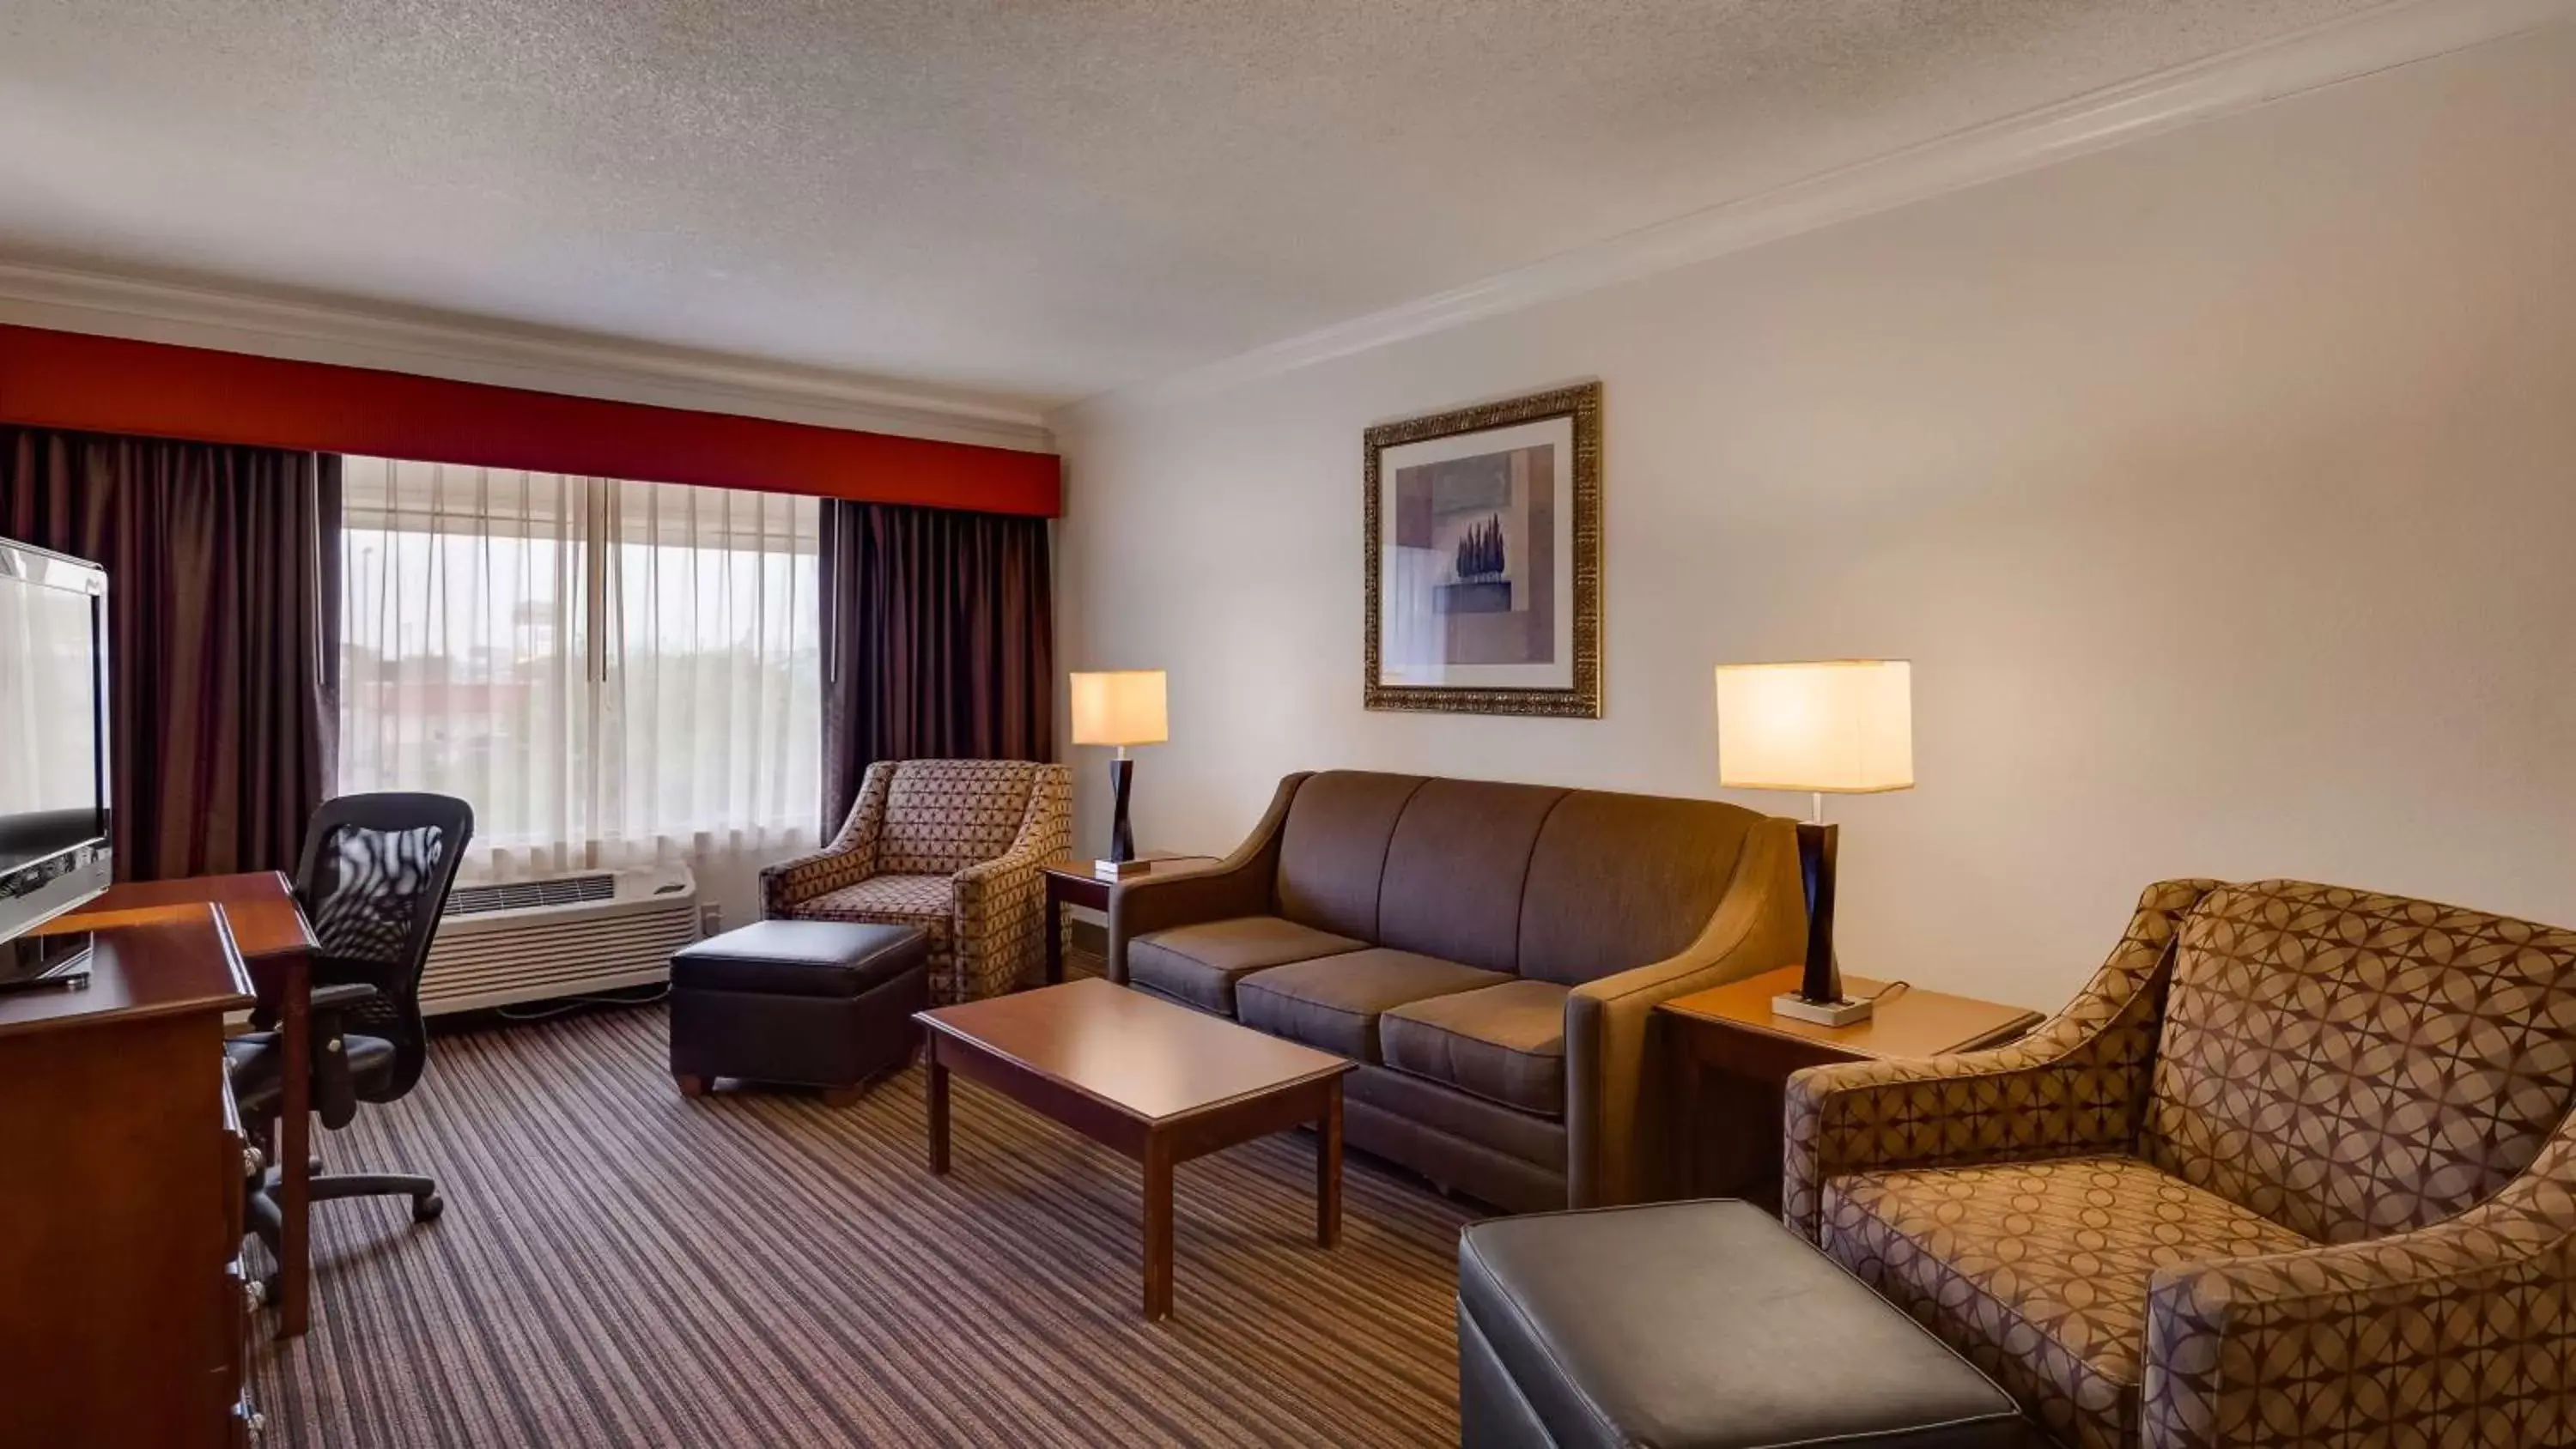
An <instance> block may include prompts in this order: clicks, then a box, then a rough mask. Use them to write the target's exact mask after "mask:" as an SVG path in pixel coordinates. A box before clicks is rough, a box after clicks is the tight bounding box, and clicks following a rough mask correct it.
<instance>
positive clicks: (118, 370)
mask: <svg viewBox="0 0 2576 1449" xmlns="http://www.w3.org/2000/svg"><path fill="white" fill-rule="evenodd" d="M0 422H8V423H20V424H26V425H29V426H35V427H48V428H74V429H80V430H83V431H88V432H99V433H141V434H145V435H147V436H152V437H164V438H194V439H198V440H201V441H204V442H211V443H248V444H255V445H258V446H262V447H271V448H305V449H312V450H314V451H317V452H329V453H363V454H372V455H374V456H377V457H386V458H412V459H418V460H420V461H423V462H431V463H466V464H473V465H476V466H479V467H486V468H526V469H531V470H534V471H538V472H546V473H583V474H590V475H593V476H597V477H604V478H632V479H637V480H641V481H644V482H652V483H699V484H707V485H711V486H714V487H718V488H757V489H763V490H766V491H769V492H774V493H804V494H811V495H814V496H817V497H823V498H848V499H854V500H857V501H860V502H867V503H919V504H927V505H930V506H932V507H937V508H967V509H975V510H978V511H980V512H986V513H1015V514H1025V515H1035V516H1038V517H1041V518H1054V517H1057V516H1058V515H1060V514H1061V513H1062V512H1063V511H1064V485H1063V476H1062V472H1061V470H1060V468H1059V466H1058V464H1057V461H1056V458H1055V456H1054V455H1053V454H1051V453H1024V452H1019V451H1016V450H1013V449H1010V448H989V447H979V446H976V445H974V444H971V443H948V442H940V441H937V440H935V439H930V438H906V437H898V436H896V435H894V434H890V433H863V432H857V431H853V430H850V429H846V428H824V427H815V426H812V425H810V424H806V423H783V422H777V421H773V420H771V419H768V418H746V417H736V416H733V415H731V414H727V413H705V412H695V411H692V410H690V409H687V408H665V407H649V406H646V405H644V404H641V403H622V402H603V401H601V400H599V399H597V398H583V397H567V396H564V395H562V394H560V393H549V392H532V391H529V390H527V389H524V388H515V387H492V386H489V385H486V384H483V383H473V382H451V381H449V380H447V379H445V378H435V377H415V376H413V375H411V374H409V373H401V372H382V371H378V370H375V369H373V368H364V367H341V366H337V365H334V364H331V363H322V362H291V361H287V360H285V359H282V358H275V357H253V356H249V355H247V354H244V353H238V352H220V351H216V350H213V349H211V348H204V347H175V346H171V345H169V344H167V343H160V342H136V341H131V340H128V339H126V338H120V337H93V336H90V335H88V334H85V333H78V332H54V331H48V330H45V329H41V328H34V327H14V326H8V325H5V324H0Z"/></svg>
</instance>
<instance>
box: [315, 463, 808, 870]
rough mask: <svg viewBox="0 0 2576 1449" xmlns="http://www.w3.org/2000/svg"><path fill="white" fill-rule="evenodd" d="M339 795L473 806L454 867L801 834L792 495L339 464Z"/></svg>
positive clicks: (605, 859) (558, 862) (800, 545)
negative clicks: (424, 797) (406, 793)
mask: <svg viewBox="0 0 2576 1449" xmlns="http://www.w3.org/2000/svg"><path fill="white" fill-rule="evenodd" d="M342 477H343V489H344V504H343V508H344V517H343V527H342V532H341V541H342V549H343V559H342V564H343V568H342V590H343V597H344V606H343V609H342V639H341V684H340V788H341V789H342V790H343V791H360V790H435V791H438V792H441V793H443V794H451V795H458V796H462V797H463V798H465V799H466V800H468V801H470V802H471V803H472V804H473V806H474V816H475V841H474V851H473V854H472V855H471V856H470V857H469V858H468V861H467V869H468V870H469V871H470V872H472V873H473V874H475V875H478V876H511V875H523V874H532V873H545V872H551V871H560V870H574V869H583V868H603V867H614V866H620V865H633V864H645V863H652V862H666V861H689V862H691V863H694V864H698V865H700V866H702V867H703V866H707V865H713V864H718V863H720V862H721V861H722V860H723V859H724V858H726V857H728V856H739V857H769V856H776V855H779V854H782V853H784V852H786V851H789V850H792V849H795V848H798V847H801V846H804V845H809V844H811V843H812V842H813V840H814V838H815V818H814V817H815V813H816V809H817V803H816V802H817V799H818V795H819V791H820V788H821V786H820V777H821V771H820V758H821V742H820V733H821V707H820V696H819V693H818V691H819V690H820V687H821V655H820V652H819V650H818V648H817V644H816V629H817V614H818V612H819V611H818V609H817V607H816V603H815V592H814V591H815V549H816V539H817V530H818V514H817V506H816V504H815V503H814V501H813V500H812V499H808V498H791V497H785V496H782V495H776V494H764V493H751V492H744V491H741V490H738V489H722V488H691V487H684V486H680V485H677V484H662V483H630V482H621V481H618V480H614V479H605V478H575V477H565V476H561V475H557V474H550V473H524V472H515V471H510V470H505V469H486V468H465V467H449V466H444V465H439V464H432V463H412V462H398V461H392V460H388V459H383V458H362V457H352V458H348V459H346V460H345V462H344V464H343V472H342Z"/></svg>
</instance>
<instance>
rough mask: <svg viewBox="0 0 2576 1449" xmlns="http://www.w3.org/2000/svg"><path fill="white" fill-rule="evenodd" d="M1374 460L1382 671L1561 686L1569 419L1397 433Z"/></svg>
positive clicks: (1569, 543)
mask: <svg viewBox="0 0 2576 1449" xmlns="http://www.w3.org/2000/svg"><path fill="white" fill-rule="evenodd" d="M1379 466H1380V470H1381V471H1380V474H1379V476H1380V478H1381V480H1382V482H1381V486H1380V488H1379V493H1378V508H1379V517H1378V539H1379V551H1378V559H1377V570H1378V590H1379V595H1378V596H1379V599H1380V614H1379V625H1380V641H1379V655H1378V660H1379V664H1378V669H1379V677H1380V679H1381V680H1382V681H1383V682H1384V683H1385V684H1388V685H1394V686H1432V687H1447V688H1463V689H1572V688H1573V687H1574V684H1575V676H1574V618H1575V609H1574V419H1573V418H1571V417H1554V418H1545V419H1542V420H1540V421H1537V422H1532V423H1522V424H1518V425H1516V426H1512V427H1503V428H1491V429H1487V430H1485V431H1482V432H1475V433H1464V434H1460V435H1457V436H1455V437H1447V438H1434V439H1430V440H1427V441H1424V442H1419V443H1406V444H1401V445H1398V446H1394V447H1389V448H1387V449H1386V450H1385V452H1384V455H1383V457H1382V459H1381V461H1380V465H1379Z"/></svg>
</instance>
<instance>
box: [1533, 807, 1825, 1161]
mask: <svg viewBox="0 0 2576 1449" xmlns="http://www.w3.org/2000/svg"><path fill="white" fill-rule="evenodd" d="M1806 936H1807V914H1806V894H1805V887H1804V886H1803V885H1802V884H1801V883H1800V879H1799V875H1798V847H1797V836H1796V833H1795V830H1794V829H1793V827H1792V826H1791V824H1790V822H1788V821H1785V820H1765V821H1763V822H1762V823H1761V824H1759V825H1757V826H1755V827H1754V828H1753V830H1752V831H1751V833H1749V834H1748V835H1747V836H1746V837H1745V841H1744V852H1743V854H1742V855H1741V856H1739V857H1737V859H1736V863H1735V877H1734V879H1733V880H1731V881H1730V882H1728V884H1727V888H1726V895H1725V897H1724V899H1722V900H1721V901H1720V902H1719V903H1718V908H1717V913H1716V914H1715V915H1712V916H1710V917H1709V919H1708V924H1707V925H1706V926H1703V927H1702V928H1701V929H1700V933H1699V938H1698V939H1697V940H1695V941H1693V942H1691V944H1690V945H1689V946H1687V947H1685V948H1683V950H1682V951H1681V952H1680V953H1679V954H1678V955H1674V956H1669V957H1666V958H1665V959H1664V960H1661V961H1657V962H1654V963H1652V964H1650V965H1645V966H1639V967H1636V968H1634V969H1632V970H1628V971H1621V972H1617V973H1615V974H1613V975H1609V976H1604V977H1602V978H1600V979H1599V980H1597V981H1587V982H1585V983H1584V984H1583V985H1581V986H1578V987H1575V988H1574V990H1573V991H1572V992H1571V993H1569V994H1568V995H1567V997H1566V999H1565V1098H1566V1101H1565V1126H1566V1205H1567V1206H1568V1207H1578V1208H1583V1207H1603V1206H1610V1205H1614V1204H1618V1203H1626V1202H1639V1201H1645V1200H1647V1199H1648V1198H1649V1197H1650V1196H1651V1195H1652V1193H1653V1191H1654V1189H1655V1187H1656V1186H1657V1185H1658V1182H1659V1180H1660V1178H1661V1176H1662V1174H1663V1173H1664V1171H1665V1169H1666V1167H1667V1165H1668V1164H1669V1162H1670V1160H1671V1158H1672V1157H1673V1154H1672V1153H1670V1152H1666V1151H1662V1150H1659V1149H1660V1148H1661V1146H1662V1145H1663V1144H1664V1143H1666V1142H1667V1141H1668V1140H1669V1137H1670V1134H1669V1131H1668V1126H1667V1117H1668V1115H1669V1113H1668V1108H1669V1106H1670V1104H1669V1103H1668V1102H1667V1101H1666V1100H1665V1098H1666V1093H1664V1092H1663V1091H1662V1090H1660V1085H1661V1082H1660V1074H1659V1073H1656V1072H1651V1071H1650V1070H1649V1065H1648V1056H1649V1053H1648V1046H1649V1040H1648V1038H1649V1032H1650V1028H1651V1027H1652V1024H1653V1020H1654V1013H1655V1007H1656V1006H1657V1005H1658V1004H1659V1003H1662V1002H1665V1001H1670V1000H1672V999H1673V998H1674V997H1676V996H1686V995H1688V994H1689V993H1691V992H1694V991H1701V990H1705V989H1707V988H1709V987H1711V986H1723V985H1725V984H1726V983H1727V982H1730V981H1738V980H1741V979H1743V978H1744V977H1747V976H1753V975H1758V974H1759V973H1761V972H1764V971H1768V970H1771V969H1772V968H1774V967H1777V966H1779V965H1781V964H1782V963H1784V962H1788V961H1792V960H1795V959H1796V958H1797V956H1798V953H1799V952H1800V951H1801V950H1802V949H1803V948H1804V946H1805V943H1806Z"/></svg>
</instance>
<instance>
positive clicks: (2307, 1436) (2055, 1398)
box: [1785, 880, 2576, 1449]
mask: <svg viewBox="0 0 2576 1449" xmlns="http://www.w3.org/2000/svg"><path fill="white" fill-rule="evenodd" d="M2571 1099H2576V933H2570V932H2567V931H2562V930H2556V929H2553V928H2550V927H2546V926H2537V925H2533V924H2530V923H2529V922H2525V921H2516V920H2510V919H2507V918H2504V917H2500V916H2490V915H2485V914H2482V913H2479V912H2475V911H2466V910H2461V909H2458V908H2456V907H2451V906H2441V905H2434V904H2431V903H2429V902H2425V901H2416V900H2406V899H2402V898H2399V897H2394V896H2380V895H2366V894H2363V893H2361V892H2357V891H2349V890H2340V889H2336V888H2334V887H2330V886H2320V885H2307V884H2302V883H2298V882H2287V881H2267V882H2263V883H2260V884H2255V885H2241V886H2240V885H2224V884H2220V883H2218V882H2214V881H2197V880H2195V881H2168V882H2165V883H2163V884H2160V885H2157V886H2153V887H2151V888H2149V889H2148V891H2147V892H2146V894H2145V896H2144V897H2142V898H2141V899H2140V900H2139V902H2138V909H2137V914H2136V915H2135V917H2134V918H2133V919H2132V920H2131V921H2130V923H2129V930H2128V933H2127V935H2126V936H2125V937H2123V939H2122V940H2121V942H2120V945H2119V948H2118V949H2117V950H2115V951H2114V952H2113V953H2112V954H2111V958H2110V960H2109V962H2108V963H2106V964H2105V965H2104V966H2103V968H2102V969H2101V971H2100V972H2099V973H2098V974H2097V975H2095V976H2094V978H2093V980H2092V982H2091V983H2090V984H2089V985H2087V986H2086V987H2085V989H2084V992H2083V994H2082V995H2081V996H2079V997H2077V998H2076V1000H2075V1003H2074V1004H2073V1005H2071V1006H2069V1007H2068V1008H2067V1009H2066V1010H2064V1011H2062V1012H2060V1013H2059V1014H2058V1015H2057V1016H2055V1017H2053V1018H2051V1019H2050V1020H2048V1021H2046V1022H2044V1023H2042V1024H2041V1025H2040V1026H2039V1027H2038V1028H2037V1029H2035V1030H2034V1031H2032V1032H2031V1034H2030V1035H2028V1036H2026V1037H2024V1038H2023V1039H2022V1040H2020V1041H2019V1042H2016V1043H2014V1044H2012V1045H2010V1046H2006V1047H2003V1048H1999V1049H1997V1050H1994V1051H1987V1052H1976V1053H1969V1054H1965V1055H1961V1056H1953V1057H1944V1058H1937V1059H1933V1060H1929V1061H1915V1062H1903V1061H1887V1062H1861V1063H1850V1064H1844V1065H1836V1066H1829V1067H1817V1068H1812V1069H1810V1070H1807V1071H1803V1072H1800V1073H1798V1074H1797V1075H1796V1076H1794V1077H1793V1078H1791V1080H1790V1084H1789V1107H1788V1149H1787V1160H1786V1170H1787V1187H1786V1202H1785V1215H1786V1216H1787V1217H1788V1219H1789V1221H1790V1224H1791V1226H1793V1227H1795V1228H1797V1229H1799V1230H1800V1231H1802V1232H1805V1233H1807V1234H1809V1235H1811V1236H1813V1237H1814V1238H1815V1239H1816V1240H1817V1242H1818V1243H1819V1244H1820V1245H1821V1246H1822V1247H1823V1248H1824V1250H1825V1251H1826V1252H1827V1253H1828V1254H1830V1255H1832V1256H1833V1257H1834V1258H1836V1259H1837V1260H1839V1261H1840V1262H1842V1263H1843V1264H1844V1265H1845V1266H1846V1267H1848V1268H1850V1269H1851V1270H1852V1271H1853V1272H1855V1273H1857V1274H1858V1275H1860V1276H1861V1277H1862V1278H1863V1279H1864V1280H1866V1281H1868V1282H1869V1283H1870V1284H1871V1285H1872V1286H1874V1287H1875V1288H1877V1289H1878V1291H1879V1292H1881V1293H1882V1294H1885V1295H1886V1296H1887V1297H1888V1298H1890V1299H1891V1300H1893V1301H1894V1302H1896V1303H1898V1304H1901V1305H1902V1306H1904V1307H1905V1308H1906V1309H1907V1310H1908V1311H1909V1312H1911V1313H1912V1314H1913V1315H1914V1316H1915V1317H1916V1318H1918V1319H1920V1320H1922V1321H1923V1322H1924V1323H1926V1324H1927V1325H1929V1326H1930V1327H1931V1328H1932V1329H1933V1330H1934V1331H1936V1332H1938V1333H1939V1334H1941V1336H1942V1337H1944V1338H1945V1339H1947V1340H1949V1342H1950V1343H1951V1344H1953V1345H1954V1346H1956V1347H1957V1348H1959V1349H1960V1350H1961V1351H1963V1352H1965V1353H1966V1354H1967V1355H1968V1356H1969V1357H1970V1358H1972V1359H1974V1360H1975V1361H1976V1362H1977V1363H1978V1365H1979V1366H1980V1367H1982V1368H1984V1369H1985V1370H1986V1371H1987V1372H1988V1373H1990V1374H1992V1375H1994V1377H1995V1378H1996V1379H1997V1381H1998V1382H2000V1383H2002V1384H2003V1385H2004V1386H2005V1387H2006V1388H2007V1389H2009V1390H2011V1391H2012V1393H2013V1396H2014V1397H2015V1398H2017V1399H2019V1400H2020V1401H2021V1403H2022V1405H2023V1407H2024V1408H2025V1409H2026V1410H2028V1411H2029V1412H2030V1413H2031V1415H2032V1417H2033V1418H2035V1419H2037V1420H2038V1421H2039V1422H2040V1423H2041V1425H2042V1426H2043V1427H2045V1428H2046V1429H2047V1430H2048V1431H2049V1433H2050V1434H2051V1435H2053V1436H2054V1437H2055V1438H2056V1439H2057V1440H2058V1441H2059V1442H2060V1443H2063V1444H2068V1445H2077V1446H2082V1449H2113V1446H2129V1445H2138V1444H2143V1445H2149V1446H2155V1449H2185V1446H2192V1449H2198V1446H2219V1445H2225V1446H2231V1449H2232V1446H2276V1445H2318V1446H2328V1445H2331V1446H2338V1449H2340V1446H2358V1445H2364V1444H2393V1445H2409V1444H2412V1445H2425V1446H2436V1445H2455V1444H2456V1445H2462V1446H2470V1445H2477V1446H2484V1445H2499V1446H2500V1445H2507V1444H2512V1445H2542V1444H2553V1445H2564V1444H2576V1122H2572V1121H2571V1120H2570V1119H2569V1116H2568V1109H2569V1106H2570V1103H2571Z"/></svg>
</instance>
